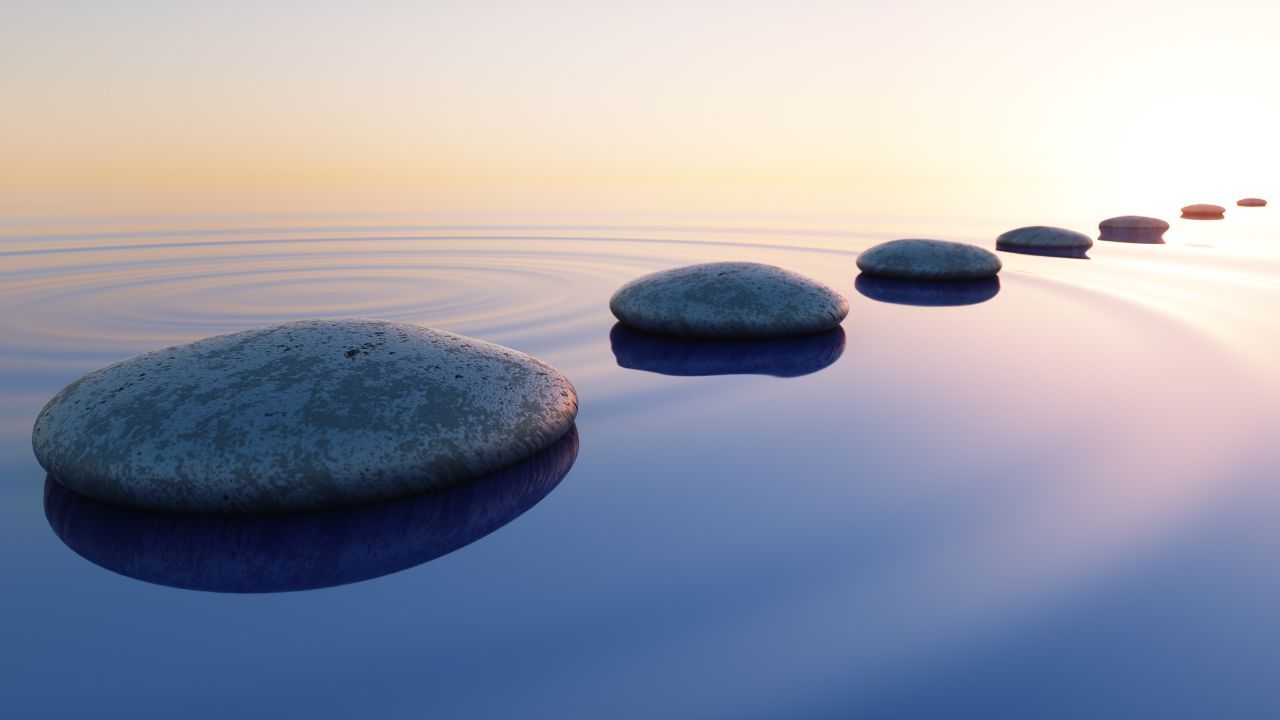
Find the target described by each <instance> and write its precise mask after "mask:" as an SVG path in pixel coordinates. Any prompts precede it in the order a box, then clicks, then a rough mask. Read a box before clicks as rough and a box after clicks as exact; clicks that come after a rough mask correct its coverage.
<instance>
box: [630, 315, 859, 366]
mask: <svg viewBox="0 0 1280 720" xmlns="http://www.w3.org/2000/svg"><path fill="white" fill-rule="evenodd" d="M609 342H610V344H611V345H612V346H613V354H614V357H615V358H616V359H617V361H618V366H619V367H624V368H627V369H629V370H644V371H646V372H652V373H658V374H661V375H679V376H683V377H699V376H706V375H772V376H774V377H799V376H801V375H808V374H810V373H815V372H818V371H819V370H822V369H823V368H826V367H828V366H830V365H831V364H832V363H834V362H835V361H836V360H839V359H840V356H841V355H842V354H843V353H844V344H845V335H844V329H843V328H839V327H837V328H833V329H831V330H827V331H825V332H820V333H817V334H814V335H798V336H795V337H785V338H774V339H768V340H696V339H689V338H676V337H665V336H662V335H650V334H648V333H643V332H640V331H638V330H634V329H632V328H629V327H627V326H626V325H623V324H622V323H618V324H616V325H614V326H613V330H611V331H610V332H609Z"/></svg>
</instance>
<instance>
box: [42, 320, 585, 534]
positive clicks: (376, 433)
mask: <svg viewBox="0 0 1280 720" xmlns="http://www.w3.org/2000/svg"><path fill="white" fill-rule="evenodd" d="M576 412H577V397H576V395H575V393H574V389H573V386H572V385H570V383H569V381H568V380H567V379H566V378H565V377H564V376H563V375H561V374H560V373H559V372H557V371H556V370H555V369H554V368H552V367H551V366H549V365H546V364H544V363H542V362H539V361H537V360H534V359H533V358H530V357H528V356H526V355H522V354H520V353H518V352H515V351H514V350H510V349H507V348H503V347H500V346H497V345H491V344H489V343H485V342H481V341H479V340H474V339H471V338H465V337H462V336H459V335H453V334H451V333H446V332H441V331H438V330H431V329H428V328H424V327H418V326H412V325H400V324H393V323H386V322H379V321H374V320H312V321H303V322H294V323H286V324H284V325H277V326H274V327H269V328H265V329H260V330H249V331H245V332H239V333H234V334H231V335H222V336H219V337H213V338H208V339H206V340H200V341H198V342H194V343H190V344H187V345H180V346H178V347H173V348H169V349H167V350H159V351H156V352H151V353H147V354H145V355H140V356H138V357H135V358H132V359H130V360H125V361H123V362H120V363H116V364H115V365H111V366H109V367H107V368H104V369H102V370H99V371H97V372H94V373H91V374H89V375H86V376H85V377H83V378H81V379H80V380H78V381H76V382H74V383H72V384H71V385H69V386H68V387H67V388H66V389H64V390H63V391H62V392H60V393H58V395H57V396H55V397H54V398H53V400H51V401H49V404H48V405H46V406H45V408H44V410H43V411H41V413H40V416H39V418H38V419H37V420H36V424H35V428H34V431H33V434H32V442H33V445H34V447H35V452H36V457H37V458H38V459H39V461H40V464H41V465H43V466H44V468H45V469H46V470H48V471H49V473H50V474H51V475H53V476H54V477H55V478H57V479H58V480H59V481H60V482H62V483H63V484H64V485H66V486H67V487H69V488H71V489H73V490H76V491H77V492H80V493H83V494H85V495H88V496H90V497H94V498H98V499H99V500H104V501H107V502H111V503H116V504H120V505H129V506H136V507H144V508H150V509H154V510H170V511H176V512H196V513H232V514H237V513H267V512H291V511H298V510H312V509H318V508H324V507H339V506H346V505H352V504H358V503H364V502H373V501H378V500H388V499H393V498H399V497H404V496H407V495H411V494H413V493H417V492H421V491H423V490H426V489H430V488H434V487H440V486H442V485H446V484H448V483H450V482H453V481H456V480H459V479H463V478H468V477H473V476H475V475H478V474H480V473H484V472H487V471H490V470H494V469H496V468H499V467H502V466H504V465H508V464H510V463H512V462H515V461H517V460H519V459H521V458H524V457H527V456H529V455H531V454H532V453H534V452H537V451H538V450H541V449H543V448H545V447H547V446H548V445H550V444H551V443H553V442H555V441H556V440H557V439H559V438H560V437H561V436H562V435H564V433H565V432H566V431H567V430H568V429H569V427H570V426H571V425H572V424H573V419H574V415H575V414H576Z"/></svg>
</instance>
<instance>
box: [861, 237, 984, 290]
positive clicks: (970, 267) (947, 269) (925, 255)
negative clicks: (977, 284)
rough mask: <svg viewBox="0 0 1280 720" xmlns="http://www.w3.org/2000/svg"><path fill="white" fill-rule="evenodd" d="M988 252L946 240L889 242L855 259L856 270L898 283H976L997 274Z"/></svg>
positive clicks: (973, 246)
mask: <svg viewBox="0 0 1280 720" xmlns="http://www.w3.org/2000/svg"><path fill="white" fill-rule="evenodd" d="M1000 268H1001V263H1000V258H999V257H997V256H996V254H995V253H993V252H991V251H990V250H984V249H983V248H980V247H977V246H975V245H966V244H964V243H958V242H947V241H945V240H918V239H907V240H891V241H889V242H886V243H881V244H879V245H876V246H875V247H873V248H871V249H869V250H867V251H865V252H863V253H862V254H861V255H859V256H858V269H860V270H862V272H864V273H867V274H868V275H875V276H877V277H884V278H894V279H897V280H978V279H981V278H989V277H995V275H996V273H999V272H1000Z"/></svg>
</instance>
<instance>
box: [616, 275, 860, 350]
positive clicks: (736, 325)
mask: <svg viewBox="0 0 1280 720" xmlns="http://www.w3.org/2000/svg"><path fill="white" fill-rule="evenodd" d="M609 309H610V310H612V311H613V314H614V316H616V317H617V318H618V319H619V320H621V321H622V322H624V323H626V324H627V325H630V326H631V327H633V328H636V329H637V330H642V331H644V332H649V333H655V334H659V335H674V336H678V337H699V338H719V339H746V338H772V337H786V336H790V335H805V334H808V333H816V332H822V331H824V330H830V329H831V328H834V327H836V326H837V325H839V324H840V321H841V320H844V316H845V315H847V314H848V313H849V302H848V301H847V300H845V299H844V297H843V296H841V295H840V293H837V292H836V291H834V290H832V289H831V288H829V287H827V286H826V285H823V284H822V283H820V282H817V281H816V280H811V279H809V278H807V277H805V276H803V275H798V274H796V273H793V272H790V271H789V270H783V269H782V268H778V267H774V266H772V265H760V264H758V263H745V262H720V263H706V264H703V265H690V266H688V267H682V268H675V269H673V270H664V271H662V272H656V273H651V274H649V275H645V276H643V277H639V278H636V279H635V280H632V281H631V282H629V283H627V284H626V285H623V286H622V287H621V288H620V289H619V290H618V292H616V293H614V295H613V298H612V299H611V300H610V301H609Z"/></svg>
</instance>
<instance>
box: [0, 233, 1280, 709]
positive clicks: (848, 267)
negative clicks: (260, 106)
mask: <svg viewBox="0 0 1280 720" xmlns="http://www.w3.org/2000/svg"><path fill="white" fill-rule="evenodd" d="M1097 219H1101V216H1099V217H1098V218H1081V219H1080V222H1079V223H1078V224H1077V227H1078V229H1081V230H1083V231H1086V232H1092V227H1094V226H1096V220H1097ZM1171 221H1172V223H1173V228H1172V229H1171V230H1170V231H1169V233H1168V234H1167V239H1168V244H1167V245H1165V246H1161V247H1151V246H1145V247H1135V246H1123V245H1116V244H1111V243H1105V244H1103V243H1100V244H1098V245H1095V247H1094V249H1093V250H1092V251H1091V253H1090V255H1091V258H1092V259H1091V260H1090V261H1089V262H1078V261H1074V260H1063V259H1058V258H1047V257H1035V256H1024V255H1010V254H1002V259H1003V260H1004V262H1005V268H1006V269H1005V271H1004V273H1003V274H1002V276H1001V284H1000V288H999V292H998V294H994V295H993V296H992V297H990V298H987V299H986V300H985V301H984V302H980V303H977V304H972V305H965V306H953V307H921V306H918V305H913V304H898V303H892V302H878V301H875V300H873V299H870V298H868V297H864V296H863V295H862V294H860V293H859V292H858V291H857V289H855V279H854V278H855V275H856V268H855V267H854V265H853V258H854V257H855V256H856V253H857V252H858V251H859V250H861V249H863V248H865V247H868V246H870V245H871V244H873V243H875V242H877V241H879V240H884V239H892V238H893V237H902V236H908V235H917V234H920V233H919V232H917V231H918V230H919V228H914V227H911V226H908V225H904V226H902V227H901V228H900V231H897V232H892V231H885V232H884V233H883V234H880V233H879V231H878V230H877V231H874V232H865V231H857V230H854V231H846V230H841V229H838V228H837V229H831V228H815V227H795V228H790V229H788V228H787V227H778V226H774V227H768V228H764V227H755V228H754V229H753V228H752V226H750V225H748V226H747V227H738V226H739V225H742V223H734V222H719V223H702V224H698V223H686V224H683V225H681V224H678V223H671V224H663V223H650V224H648V225H647V226H644V227H636V226H626V225H619V224H609V223H597V224H594V225H592V226H591V227H584V226H582V225H577V226H575V225H563V226H560V225H557V226H546V225H538V224H536V223H527V224H522V225H519V226H515V225H514V224H512V223H494V222H489V223H485V222H467V223H456V224H451V225H450V226H448V227H442V226H440V225H439V224H430V225H428V224H419V225H415V224H412V223H404V224H400V225H397V226H395V227H387V226H386V225H385V224H384V225H379V224H378V223H372V222H370V223H366V224H364V225H361V226H357V225H356V224H352V225H349V226H344V227H336V226H335V227H317V226H316V225H315V224H314V223H305V222H299V223H295V224H293V225H292V226H290V227H272V228H255V229H252V230H250V231H239V230H235V229H234V228H233V229H231V230H228V229H225V228H224V229H217V228H214V229H211V230H204V231H201V232H190V233H188V232H184V231H183V230H181V228H180V227H178V226H171V227H170V228H169V229H165V228H163V227H161V228H154V227H153V228H149V229H147V230H146V231H145V232H140V231H138V230H137V229H124V230H122V231H120V232H119V233H118V234H108V233H106V232H105V231H104V232H103V233H101V234H99V233H97V232H95V231H87V232H77V233H63V234H61V235H58V236H56V237H43V236H41V234H40V233H39V232H38V230H31V231H29V232H28V230H26V229H24V230H23V233H24V234H23V236H22V237H18V236H17V234H16V233H11V234H12V235H13V236H12V237H10V238H9V239H6V240H2V241H0V256H3V258H4V260H3V263H2V264H0V278H2V279H3V282H2V283H0V311H2V312H0V332H3V334H4V336H5V338H6V343H5V344H4V346H3V347H2V348H0V372H2V374H0V395H2V396H3V398H4V402H3V405H0V468H2V469H3V472H4V476H5V477H6V478H8V480H9V482H7V483H4V484H3V486H0V487H3V490H2V492H3V497H2V498H0V500H2V502H0V512H2V513H3V514H4V521H3V522H0V533H3V537H4V540H5V542H4V543H3V545H2V546H0V562H2V563H3V571H4V573H5V580H6V582H5V587H6V599H5V601H4V603H3V607H4V612H3V615H2V616H0V624H2V625H3V628H4V637H5V638H6V641H5V642H6V645H7V647H8V648H9V650H10V651H9V652H8V653H6V654H5V655H4V659H3V661H2V662H3V663H4V667H3V668H2V670H3V672H2V673H0V677H3V680H0V689H2V690H3V692H4V694H5V696H6V697H8V698H10V702H11V704H13V705H15V706H16V707H17V708H18V709H19V710H20V711H21V712H20V714H21V715H23V716H36V715H41V714H44V715H51V716H58V715H64V716H65V715H87V714H108V712H112V713H115V714H119V715H126V716H140V715H170V716H183V717H206V716H207V717H225V716H227V715H229V714H232V713H237V712H240V713H245V712H258V711H260V710H262V709H263V708H272V709H273V710H274V711H277V712H279V713H281V714H286V715H290V714H306V713H312V714H317V715H327V716H340V715H345V716H350V715H362V714H363V715H380V716H386V715H407V714H414V715H422V714H437V715H440V716H446V717H472V716H474V717H491V716H528V715H536V714H539V713H541V714H549V713H550V712H551V709H552V708H554V709H555V710H556V711H557V712H556V714H558V715H560V716H608V717H633V716H634V717H653V716H671V715H672V714H673V713H672V708H683V709H687V710H688V713H687V714H688V715H690V716H699V717H735V718H737V717H776V716H779V715H795V714H797V712H798V711H808V712H809V713H811V714H814V715H823V714H830V715H833V716H837V715H843V716H847V715H849V714H858V712H857V711H858V710H859V709H861V710H863V711H865V712H864V713H863V714H872V715H874V716H904V717H905V716H913V715H915V716H919V715H932V716H937V715H960V714H967V715H969V716H983V717H1030V716H1034V717H1054V716H1061V717H1081V716H1105V715H1107V714H1108V713H1111V714H1112V715H1114V716H1125V717H1146V716H1160V717H1179V716H1185V717H1203V716H1206V715H1208V714H1217V712H1218V711H1221V710H1222V708H1224V707H1226V708H1228V709H1231V708H1238V709H1239V710H1240V712H1238V713H1231V712H1226V716H1233V717H1255V716H1256V717H1263V716H1266V715H1268V713H1266V712H1265V710H1267V709H1270V708H1274V707H1276V705H1275V703H1276V701H1277V699H1278V698H1277V691H1276V690H1274V689H1273V687H1272V685H1271V684H1270V683H1268V682H1265V681H1264V680H1265V678H1263V677H1262V675H1261V673H1262V672H1263V668H1266V667H1273V666H1274V665H1275V662H1276V661H1277V660H1280V658H1277V657H1276V655H1277V651H1276V650H1275V648H1276V647H1280V645H1277V644H1276V643H1274V642H1266V641H1264V640H1266V639H1275V638H1277V636H1278V635H1280V623H1278V622H1277V621H1276V619H1275V615H1274V612H1273V610H1272V608H1274V607H1275V606H1276V601H1278V600H1280V587H1277V581H1276V580H1275V576H1276V573H1275V571H1274V567H1273V566H1274V563H1273V562H1272V561H1271V559H1272V558H1273V557H1274V556H1275V555H1276V553H1277V551H1278V550H1280V536H1277V533H1276V531H1275V530H1274V527H1276V526H1277V523H1276V520H1277V519H1280V518H1277V516H1276V515H1277V512H1276V511H1275V510H1274V509H1273V508H1275V507H1277V505H1275V503H1274V501H1275V500H1276V499H1277V498H1276V497H1275V492H1274V490H1273V488H1272V487H1271V485H1270V481H1271V480H1273V479H1274V476H1275V474H1276V469H1277V468H1280V454H1278V452H1277V450H1275V448H1274V443H1273V441H1272V438H1271V437H1270V433H1271V431H1272V429H1273V426H1274V422H1275V408H1276V407H1277V403H1276V401H1277V399H1280V387H1278V383H1277V381H1276V379H1275V376H1274V368H1275V367H1276V366H1277V362H1278V361H1280V357H1278V356H1280V343H1277V342H1275V338H1276V337H1277V336H1278V335H1277V330H1278V329H1280V328H1278V327H1277V326H1278V325H1280V319H1278V318H1277V316H1276V314H1275V313H1274V312H1273V309H1274V308H1275V307H1276V301H1277V299H1280V282H1278V281H1277V278H1278V277H1280V252H1277V251H1276V246H1275V245H1274V242H1275V241H1274V238H1275V237H1276V235H1275V233H1274V230H1275V229H1276V227H1277V225H1280V223H1277V221H1275V220H1273V219H1271V216H1270V215H1263V214H1261V213H1259V214H1255V215H1250V216H1246V215H1244V214H1243V213H1242V212H1240V213H1238V212H1236V211H1235V209H1234V208H1231V209H1229V212H1228V215H1227V220H1226V221H1224V222H1217V223H1203V222H1201V223H1195V222H1193V221H1183V220H1178V219H1174V218H1171ZM1005 224H1006V223H1004V222H1000V223H996V222H986V224H985V225H983V228H984V229H983V232H982V233H979V232H977V231H976V230H973V229H972V227H973V226H971V225H963V226H961V227H963V228H965V229H963V230H960V231H956V232H955V233H953V234H951V235H943V234H941V233H932V234H934V235H935V236H939V237H943V238H944V239H955V240H969V241H974V242H983V243H986V244H990V243H992V242H993V239H994V237H995V235H996V234H998V232H1000V231H1003V230H1006V229H1009V228H1010V227H1014V226H1016V225H1017V224H1019V223H1018V222H1017V219H1011V220H1010V221H1009V222H1008V223H1007V227H1002V225H1005ZM1024 224H1025V223H1024ZM987 226H990V228H989V230H990V232H989V233H988V232H987ZM173 227H178V229H173ZM724 259H741V260H748V261H764V262H773V263H776V264H780V265H784V266H786V267H788V268H791V269H794V270H797V271H800V272H804V273H807V274H810V275H813V276H814V277H816V278H818V279H820V280H822V281H823V282H826V283H828V284H830V285H831V286H832V287H834V288H836V289H837V290H838V291H840V292H841V293H843V294H844V295H845V296H846V297H848V298H849V299H850V301H851V305H852V308H851V311H850V315H849V318H848V320H847V321H846V322H845V325H844V343H843V351H842V353H840V354H839V355H838V356H837V358H836V359H835V360H834V362H830V363H827V364H826V365H825V366H823V365H822V363H817V364H816V365H815V368H816V369H815V370H814V371H813V372H809V373H807V374H806V373H779V372H773V373H767V372H766V373H763V374H736V373H735V374H717V373H710V374H704V373H701V372H688V373H679V372H676V373H663V372H661V371H654V372H637V371H636V370H633V369H628V368H626V367H620V366H619V359H620V358H619V356H617V355H615V350H616V348H617V345H616V343H615V342H613V341H611V338H610V329H611V328H612V327H613V320H612V318H611V317H610V316H609V313H608V309H607V299H608V297H609V295H610V294H611V293H612V291H613V290H614V289H615V288H616V287H617V285H619V284H620V283H621V282H623V281H625V280H626V279H628V278H630V277H632V276H634V275H637V274H640V273H643V272H648V271H651V270H656V269H660V268H663V267H670V266H674V265H678V264H684V263H690V262H704V261H711V260H724ZM318 315H348V316H350V315H357V316H373V317H380V318H385V319H391V320H401V321H409V322H420V323H423V324H428V325H433V326H437V327H442V328H445V329H449V330H453V331H456V332H462V333H465V334H470V335H475V336H478V337H481V338H483V339H486V340H491V341H494V342H500V343H504V344H507V345H511V346H513V347H515V348H517V349H520V350H523V351H525V352H529V353H532V354H534V355H538V356H540V357H542V358H544V359H546V360H548V361H549V362H551V363H553V364H554V365H556V366H558V367H559V368H560V369H562V370H563V371H564V372H565V373H566V374H568V375H569V377H570V378H571V379H572V380H573V381H574V383H575V385H576V386H577V388H578V391H579V395H580V398H581V403H582V412H581V415H580V417H579V422H578V427H579V430H580V432H581V437H582V444H581V452H580V455H579V457H578V460H577V462H576V463H575V465H574V467H573V469H572V471H571V473H570V475H569V477H568V479H567V480H566V481H565V482H564V483H563V484H561V485H560V486H559V487H558V488H557V489H556V490H555V491H554V492H552V493H550V494H548V495H547V496H546V497H545V499H543V500H542V501H541V502H539V503H537V504H536V505H535V506H534V507H532V508H530V509H529V510H528V511H527V512H526V513H525V514H523V515H521V516H519V517H517V518H515V519H514V520H513V521H512V522H510V523H509V524H506V525H504V526H502V527H501V528H500V529H498V530H496V531H495V532H493V533H492V534H491V535H488V536H487V537H483V538H481V539H479V540H478V541H476V542H474V543H471V544H468V545H465V546H464V547H461V548H460V549H458V550H456V551H455V552H452V553H448V554H445V555H443V556H442V557H439V558H437V559H435V560H433V561H431V562H429V563H427V564H425V565H421V566H418V567H414V568H411V569H408V570H405V571H402V572H398V573H394V574H391V575H386V576H383V577H379V578H375V579H371V580H368V581H365V582H359V583H355V584H350V585H344V586H341V587H336V588H330V589H325V590H316V591H311V592H301V593H286V594H282V595H260V596H226V595H216V594H206V593H194V592H189V591H181V590H176V589H171V588H165V587H160V586H155V585H150V584H146V583H141V582H137V581H136V580H132V579H129V578H127V577H123V576H121V575H118V574H115V573H112V572H108V571H106V570H103V569H101V568H98V567H95V566H93V565H91V564H89V563H87V562H86V561H84V560H83V559H81V558H80V557H79V556H77V555H76V554H75V553H73V552H71V551H70V550H69V549H68V548H67V547H66V546H64V545H63V544H62V543H61V542H59V540H58V539H57V537H55V536H54V534H53V533H52V532H51V531H50V529H49V525H48V523H47V522H46V520H45V517H44V511H43V503H42V493H43V481H44V476H43V474H42V473H41V472H40V471H39V469H38V467H37V466H36V464H35V462H34V459H33V458H32V457H31V452H30V446H29V437H28V434H29V430H30V422H31V420H32V418H34V416H35V413H36V412H37V411H38V410H39V407H40V406H41V405H42V404H43V402H44V401H45V400H46V399H47V398H48V397H49V396H50V395H51V394H52V393H53V392H55V391H56V390H57V389H58V388H60V387H61V386H62V385H64V384H65V383H67V382H69V381H70V380H72V379H74V378H75V377H78V376H79V375H80V374H82V373H84V372H86V371H88V370H92V369H94V368H96V367H99V366H101V365H103V364H105V363H107V362H110V361H113V360H116V359H119V358H122V357H125V356H127V355H130V354H132V353H136V352H140V351H143V350H147V349H151V348H154V347H157V346H161V345H164V344H171V343H175V342H180V341H184V340H188V339H192V338H196V337H201V336H204V335H208V334H212V333H216V332H222V331H227V330H230V329H235V328H239V327H244V326H249V325H254V324H262V323H266V322H270V321H276V320H285V319H295V318H299V317H310V316H318ZM646 350H648V348H646ZM642 355H643V356H644V357H647V358H649V360H650V361H653V358H657V359H658V360H659V361H662V362H667V363H668V364H670V363H675V364H676V365H680V364H681V363H682V362H687V358H690V357H703V356H699V355H696V354H694V355H688V354H681V353H680V352H675V353H674V354H673V352H672V351H670V350H665V349H664V350H662V352H656V351H655V352H648V353H647V354H643V353H642ZM744 357H746V356H741V355H735V354H729V355H728V356H727V358H728V360H727V362H730V363H732V362H739V363H741V362H744ZM721 360H722V361H726V360H725V359H724V358H721ZM693 375H704V376H693ZM770 375H773V376H770ZM777 375H793V376H792V377H776V376H777ZM1201 658H1212V661H1203V660H1201ZM67 678H75V681H76V688H75V689H76V692H62V691H58V690H59V689H60V688H61V687H62V683H63V682H65V680H66V679H67ZM139 678H145V679H146V680H145V687H146V692H142V691H141V689H142V685H140V682H141V681H140V680H139ZM210 687H216V688H217V689H218V691H217V692H216V693H214V694H210V693H209V692H208V688H210ZM338 687H341V688H342V690H341V691H339V690H337V689H335V688H338ZM135 689H137V690H138V691H135ZM196 697H199V698H201V701H200V702H199V703H194V704H193V703H192V698H196ZM953 709H962V710H963V711H964V712H963V713H961V712H952V710H953ZM675 714H676V715H680V713H678V712H677V713H675Z"/></svg>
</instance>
